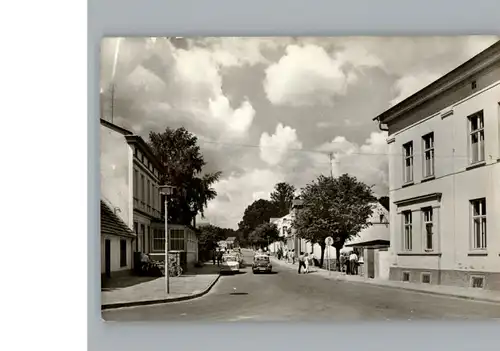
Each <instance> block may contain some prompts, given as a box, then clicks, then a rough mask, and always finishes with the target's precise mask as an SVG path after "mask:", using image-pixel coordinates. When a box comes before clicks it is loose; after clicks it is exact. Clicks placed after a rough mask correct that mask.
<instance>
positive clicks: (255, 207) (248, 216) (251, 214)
mask: <svg viewBox="0 0 500 351" xmlns="http://www.w3.org/2000/svg"><path fill="white" fill-rule="evenodd" d="M277 216H278V209H277V208H276V205H275V204H274V203H273V202H271V201H269V200H264V199H260V200H257V201H254V202H253V203H252V204H251V205H249V206H248V207H247V208H246V209H245V212H244V214H243V219H242V221H241V222H240V223H238V227H239V230H240V231H241V232H242V236H243V238H244V239H245V240H248V239H249V235H250V233H252V232H253V231H254V230H255V228H257V227H258V226H259V225H261V224H264V223H269V220H270V219H271V218H273V217H277Z"/></svg>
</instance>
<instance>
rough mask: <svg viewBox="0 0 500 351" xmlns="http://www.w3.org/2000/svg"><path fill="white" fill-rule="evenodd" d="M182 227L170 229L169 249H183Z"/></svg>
mask: <svg viewBox="0 0 500 351" xmlns="http://www.w3.org/2000/svg"><path fill="white" fill-rule="evenodd" d="M184 242H185V241H184V229H171V230H170V250H182V251H183V250H185V247H184Z"/></svg>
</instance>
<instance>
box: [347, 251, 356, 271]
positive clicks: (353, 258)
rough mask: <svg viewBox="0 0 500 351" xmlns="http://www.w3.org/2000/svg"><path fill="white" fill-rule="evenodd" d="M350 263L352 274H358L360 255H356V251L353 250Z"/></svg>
mask: <svg viewBox="0 0 500 351" xmlns="http://www.w3.org/2000/svg"><path fill="white" fill-rule="evenodd" d="M349 263H350V266H351V269H350V271H351V274H353V275H357V274H358V255H356V251H352V252H351V254H350V255H349Z"/></svg>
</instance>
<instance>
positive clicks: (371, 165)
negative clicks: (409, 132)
mask: <svg viewBox="0 0 500 351" xmlns="http://www.w3.org/2000/svg"><path fill="white" fill-rule="evenodd" d="M386 140H387V133H386V132H373V133H371V134H370V136H369V137H368V138H367V139H366V140H365V142H364V143H363V144H361V145H358V144H356V143H354V142H351V141H349V140H347V139H346V138H345V137H343V136H337V137H335V138H333V140H332V141H330V142H328V143H324V144H322V145H320V146H319V147H318V148H317V151H319V152H323V153H324V154H312V155H311V158H312V160H313V162H314V164H315V165H316V170H321V171H322V172H321V173H322V174H325V173H326V172H325V168H326V167H324V165H322V164H323V163H324V162H325V156H326V155H327V154H329V153H332V154H333V162H332V164H331V167H332V168H331V171H332V173H333V175H334V176H339V175H341V174H344V173H349V174H351V175H353V176H355V177H357V178H358V179H359V180H361V181H363V182H365V183H366V184H368V185H374V190H375V192H376V193H377V194H378V195H379V196H381V195H387V193H388V189H389V182H388V179H389V177H388V172H389V169H388V156H387V152H388V146H387V141H386ZM318 175H319V174H318Z"/></svg>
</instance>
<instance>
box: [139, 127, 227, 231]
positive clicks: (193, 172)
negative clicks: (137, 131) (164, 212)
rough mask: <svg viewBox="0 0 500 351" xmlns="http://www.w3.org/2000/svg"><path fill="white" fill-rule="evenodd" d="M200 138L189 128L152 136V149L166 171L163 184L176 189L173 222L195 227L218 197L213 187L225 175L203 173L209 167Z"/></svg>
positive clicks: (171, 203)
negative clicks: (190, 131) (197, 218)
mask: <svg viewBox="0 0 500 351" xmlns="http://www.w3.org/2000/svg"><path fill="white" fill-rule="evenodd" d="M197 142H198V139H197V138H196V136H194V135H193V134H191V133H189V132H188V131H187V130H186V129H185V128H178V129H171V128H166V129H165V131H164V132H163V133H155V132H151V133H149V146H150V147H151V149H152V150H153V153H154V154H155V155H156V157H157V158H158V159H159V160H160V162H161V163H162V165H163V166H164V168H165V173H164V174H161V175H160V182H161V183H162V184H169V185H172V186H175V187H176V191H175V192H174V195H173V196H170V197H169V203H168V215H169V220H170V221H172V222H174V223H179V224H191V222H192V221H193V219H194V218H195V217H196V215H197V214H198V213H200V214H201V215H202V216H203V215H204V209H205V208H206V206H207V204H208V202H209V201H210V200H213V199H214V198H215V197H216V196H217V192H216V191H215V190H214V189H213V188H212V185H213V184H214V183H216V182H217V181H218V180H219V178H220V176H221V172H215V173H208V174H202V173H203V167H204V166H205V165H206V162H205V160H204V159H203V155H202V154H201V151H200V147H199V146H198V144H197Z"/></svg>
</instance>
